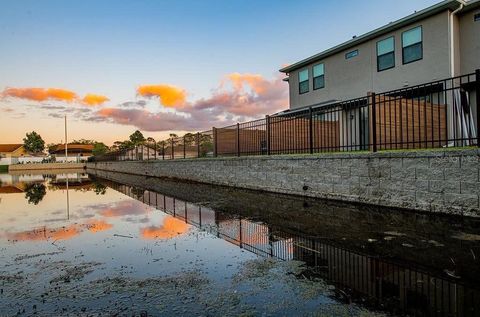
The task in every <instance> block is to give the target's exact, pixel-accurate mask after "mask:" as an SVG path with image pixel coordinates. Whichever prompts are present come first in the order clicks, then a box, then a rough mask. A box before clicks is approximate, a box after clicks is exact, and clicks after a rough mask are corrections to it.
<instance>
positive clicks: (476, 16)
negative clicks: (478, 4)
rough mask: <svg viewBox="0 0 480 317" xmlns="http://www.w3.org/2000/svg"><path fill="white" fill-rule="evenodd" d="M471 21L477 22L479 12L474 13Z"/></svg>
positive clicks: (479, 18)
mask: <svg viewBox="0 0 480 317" xmlns="http://www.w3.org/2000/svg"><path fill="white" fill-rule="evenodd" d="M473 21H475V22H479V21H480V13H476V14H475V15H474V16H473Z"/></svg>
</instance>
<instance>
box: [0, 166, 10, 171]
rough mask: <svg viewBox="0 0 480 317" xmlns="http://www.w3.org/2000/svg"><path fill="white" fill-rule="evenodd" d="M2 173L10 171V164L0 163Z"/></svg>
mask: <svg viewBox="0 0 480 317" xmlns="http://www.w3.org/2000/svg"><path fill="white" fill-rule="evenodd" d="M0 173H8V165H0Z"/></svg>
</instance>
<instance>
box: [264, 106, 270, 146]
mask: <svg viewBox="0 0 480 317" xmlns="http://www.w3.org/2000/svg"><path fill="white" fill-rule="evenodd" d="M265 121H266V130H267V155H270V116H269V115H266V116H265Z"/></svg>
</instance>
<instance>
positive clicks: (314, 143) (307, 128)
mask: <svg viewBox="0 0 480 317" xmlns="http://www.w3.org/2000/svg"><path fill="white" fill-rule="evenodd" d="M479 104H480V70H477V71H476V73H472V74H468V75H463V76H458V77H452V78H448V79H445V80H440V81H435V82H430V83H427V84H422V85H417V86H414V87H408V88H402V89H397V90H392V91H388V92H384V93H381V94H375V93H370V94H368V95H367V96H364V97H361V98H356V99H352V100H348V101H339V102H332V103H330V104H321V105H316V106H315V105H314V106H311V107H309V108H303V109H300V110H288V111H285V112H282V113H278V114H275V115H271V116H266V117H265V118H264V119H259V120H254V121H250V122H245V123H238V124H236V125H231V126H228V127H223V128H213V129H212V130H211V131H206V132H199V133H188V134H186V135H184V136H183V137H171V138H170V139H168V140H165V141H162V142H159V144H157V145H155V149H153V150H154V151H155V153H156V155H154V156H153V157H154V158H156V159H159V158H160V159H177V158H197V157H211V156H241V155H271V154H296V153H319V152H335V151H362V150H364V151H365V150H368V151H373V152H376V151H377V150H392V149H419V148H439V147H461V146H472V145H477V146H480V141H479V140H480V127H479V123H480V111H477V109H478V108H479ZM474 114H475V115H474ZM144 147H145V146H144V145H141V146H140V152H141V153H142V155H140V156H138V155H134V153H136V152H138V148H135V149H131V150H126V151H119V152H113V153H109V154H106V155H104V156H97V157H95V158H94V160H96V161H108V160H131V159H134V160H145V159H152V156H150V155H147V156H145V151H144Z"/></svg>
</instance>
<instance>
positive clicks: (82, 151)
mask: <svg viewBox="0 0 480 317" xmlns="http://www.w3.org/2000/svg"><path fill="white" fill-rule="evenodd" d="M49 152H50V154H51V155H52V158H54V159H55V161H56V162H65V144H58V145H56V146H55V147H53V148H51V149H50V150H49ZM92 155H93V144H76V143H69V144H68V145H67V159H66V161H67V162H80V161H83V160H87V159H88V158H89V157H90V156H92Z"/></svg>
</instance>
